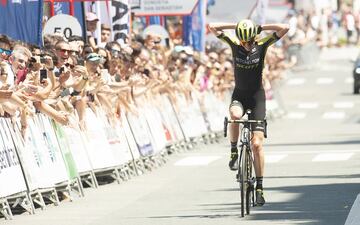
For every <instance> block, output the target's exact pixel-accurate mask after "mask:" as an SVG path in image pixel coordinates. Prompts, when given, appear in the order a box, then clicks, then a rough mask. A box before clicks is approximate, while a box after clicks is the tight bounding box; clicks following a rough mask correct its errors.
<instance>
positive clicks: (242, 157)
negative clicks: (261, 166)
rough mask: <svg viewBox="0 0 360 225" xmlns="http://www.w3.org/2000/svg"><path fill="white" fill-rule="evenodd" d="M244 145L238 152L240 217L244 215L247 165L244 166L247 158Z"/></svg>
mask: <svg viewBox="0 0 360 225" xmlns="http://www.w3.org/2000/svg"><path fill="white" fill-rule="evenodd" d="M247 155H248V154H247V151H246V146H245V145H243V146H242V148H241V152H240V159H239V170H238V174H239V178H240V179H239V185H240V200H241V217H244V215H245V195H246V191H247V185H246V182H247V181H246V180H247V166H246V158H247Z"/></svg>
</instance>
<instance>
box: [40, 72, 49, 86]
mask: <svg viewBox="0 0 360 225" xmlns="http://www.w3.org/2000/svg"><path fill="white" fill-rule="evenodd" d="M47 78H48V75H47V70H45V69H41V70H40V83H43V81H44V80H45V79H47Z"/></svg>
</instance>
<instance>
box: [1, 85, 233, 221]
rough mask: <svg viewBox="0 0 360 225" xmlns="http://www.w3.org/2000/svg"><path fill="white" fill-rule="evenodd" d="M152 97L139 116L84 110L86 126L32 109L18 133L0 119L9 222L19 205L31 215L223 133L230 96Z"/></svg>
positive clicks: (3, 202)
mask: <svg viewBox="0 0 360 225" xmlns="http://www.w3.org/2000/svg"><path fill="white" fill-rule="evenodd" d="M155 102H156V104H151V102H148V103H147V104H145V105H142V106H141V107H138V112H139V113H138V114H133V113H131V112H124V111H123V112H122V113H121V116H120V118H119V119H118V120H116V121H114V123H110V122H109V121H108V119H107V118H106V116H105V113H104V112H103V111H102V109H100V108H98V109H96V111H95V112H93V111H92V110H91V109H87V111H86V130H85V131H83V130H81V129H80V128H79V127H67V126H61V125H59V124H57V123H55V122H54V121H53V120H51V119H50V118H48V117H47V116H45V115H43V114H36V116H34V117H33V118H31V119H29V126H28V127H29V128H28V130H27V132H26V135H25V137H22V135H21V133H20V129H19V126H18V124H13V123H12V122H11V121H10V119H5V118H0V131H1V132H0V137H1V138H0V183H1V184H2V185H0V213H1V214H2V215H3V216H4V217H5V219H11V218H12V217H13V212H12V210H13V209H14V207H16V206H18V205H20V206H21V207H22V208H23V209H25V210H26V211H28V212H29V213H30V214H33V213H34V212H35V211H34V203H36V204H38V205H40V207H41V209H45V208H46V204H45V202H49V201H48V200H50V202H51V203H53V204H54V205H59V199H60V198H68V199H69V200H70V201H72V200H73V195H74V194H77V195H79V196H80V197H82V196H84V190H83V184H87V185H88V186H90V187H92V188H97V187H98V185H99V181H100V180H101V178H103V177H107V179H108V178H111V179H114V180H115V181H117V182H118V183H121V182H122V181H126V180H128V179H130V178H131V177H133V176H137V175H140V174H143V173H146V172H148V171H151V170H153V169H154V168H157V167H159V166H161V165H163V164H164V163H165V162H166V160H167V156H168V155H169V154H172V153H174V152H178V151H179V152H180V151H185V150H186V149H191V148H192V146H193V145H195V144H197V143H198V142H200V141H202V142H204V143H208V142H209V140H215V139H217V138H220V136H221V135H220V132H221V131H222V125H221V124H222V120H223V117H224V116H225V114H226V110H227V107H228V101H224V100H223V99H220V98H218V97H216V96H215V95H214V94H212V93H209V92H205V93H202V94H193V95H192V96H191V99H186V98H185V96H184V95H182V94H180V95H179V98H178V100H177V101H176V102H172V101H171V100H170V98H169V97H168V96H167V95H158V96H155V101H154V103H155ZM217 133H218V134H217ZM211 142H212V141H211ZM99 179H100V180H99ZM3 184H6V185H3ZM45 200H47V201H45Z"/></svg>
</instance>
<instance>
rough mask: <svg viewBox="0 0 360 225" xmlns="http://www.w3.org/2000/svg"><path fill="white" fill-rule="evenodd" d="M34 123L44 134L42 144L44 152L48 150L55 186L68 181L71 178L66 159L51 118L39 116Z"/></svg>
mask: <svg viewBox="0 0 360 225" xmlns="http://www.w3.org/2000/svg"><path fill="white" fill-rule="evenodd" d="M34 121H35V123H36V126H37V127H38V128H39V130H40V132H41V133H42V135H41V137H42V143H44V144H45V145H44V147H45V148H44V150H46V153H47V157H48V159H49V162H50V165H49V166H50V170H51V174H52V175H51V177H52V179H53V182H54V184H57V183H62V182H65V181H68V180H69V176H68V174H67V172H66V167H65V163H64V159H63V156H62V153H61V151H60V147H59V143H58V140H57V138H56V134H55V131H54V129H53V127H52V125H51V124H50V120H49V118H48V117H47V116H45V115H44V114H37V115H36V116H35V118H34Z"/></svg>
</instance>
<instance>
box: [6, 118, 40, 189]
mask: <svg viewBox="0 0 360 225" xmlns="http://www.w3.org/2000/svg"><path fill="white" fill-rule="evenodd" d="M6 122H7V124H8V127H11V128H13V129H11V128H10V129H9V131H10V133H11V136H12V138H13V141H14V144H15V146H16V149H17V152H18V155H19V160H20V161H21V165H22V167H23V168H24V177H25V180H26V183H27V185H28V189H29V191H33V190H36V189H38V188H40V187H41V186H42V185H41V178H42V174H41V170H40V167H39V165H38V159H37V157H36V155H35V153H34V151H33V146H32V144H30V140H29V136H26V137H25V139H24V138H23V137H22V136H21V133H20V130H19V128H18V126H14V127H13V125H12V124H11V122H10V121H6ZM26 144H28V145H26ZM25 145H26V149H25Z"/></svg>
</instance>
